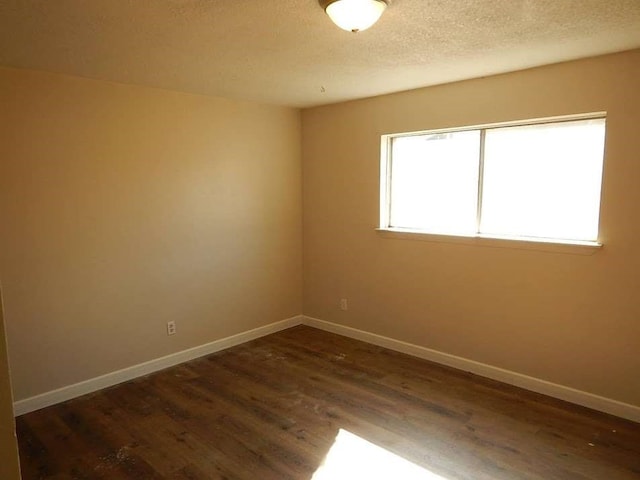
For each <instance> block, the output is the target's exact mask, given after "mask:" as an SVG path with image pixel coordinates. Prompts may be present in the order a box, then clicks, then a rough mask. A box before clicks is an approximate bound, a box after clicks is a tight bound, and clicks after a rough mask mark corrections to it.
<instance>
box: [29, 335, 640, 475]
mask: <svg viewBox="0 0 640 480" xmlns="http://www.w3.org/2000/svg"><path fill="white" fill-rule="evenodd" d="M339 429H344V430H346V431H348V432H350V433H352V434H355V435H357V436H359V437H361V438H363V439H366V440H367V441H369V442H371V443H373V444H376V445H378V446H380V447H383V448H385V449H387V450H388V451H390V452H393V453H394V454H397V455H399V456H401V457H403V458H405V459H406V460H408V461H410V462H413V463H415V464H416V465H419V466H421V467H424V468H425V478H431V477H430V475H428V474H427V473H426V471H429V472H432V473H433V474H437V475H439V476H440V477H441V478H442V479H444V480H460V479H468V480H483V479H487V480H488V479H505V480H507V479H508V480H513V479H527V480H533V479H544V480H550V479H576V480H627V479H640V424H637V423H633V422H628V421H625V420H622V419H619V418H616V417H612V416H609V415H605V414H601V413H597V412H594V411H591V410H588V409H585V408H582V407H577V406H574V405H570V404H568V403H565V402H562V401H559V400H555V399H552V398H549V397H545V396H543V395H538V394H535V393H531V392H528V391H525V390H521V389H518V388H515V387H511V386H508V385H504V384H501V383H499V382H494V381H491V380H487V379H483V378H480V377H477V376H475V375H472V374H469V373H465V372H461V371H458V370H454V369H450V368H447V367H442V366H439V365H435V364H433V363H430V362H427V361H424V360H420V359H416V358H413V357H410V356H407V355H403V354H400V353H397V352H393V351H390V350H386V349H384V348H380V347H376V346H373V345H369V344H366V343H362V342H358V341H355V340H351V339H347V338H344V337H341V336H338V335H333V334H330V333H327V332H323V331H320V330H316V329H313V328H310V327H305V326H299V327H295V328H291V329H289V330H285V331H282V332H279V333H276V334H274V335H270V336H268V337H264V338H261V339H258V340H255V341H253V342H249V343H246V344H244V345H240V346H237V347H234V348H231V349H229V350H225V351H223V352H218V353H216V354H213V355H210V356H208V357H204V358H201V359H198V360H194V361H192V362H189V363H186V364H183V365H180V366H177V367H174V368H171V369H167V370H164V371H162V372H159V373H156V374H153V375H150V376H147V377H144V378H141V379H137V380H134V381H131V382H128V383H125V384H122V385H118V386H115V387H112V388H109V389H106V390H103V391H100V392H97V393H94V394H90V395H87V396H84V397H81V398H77V399H74V400H71V401H68V402H66V403H63V404H60V405H56V406H53V407H49V408H46V409H43V410H40V411H37V412H32V413H29V414H27V415H23V416H21V417H19V418H18V419H17V430H18V440H19V446H20V455H21V465H22V472H23V478H24V479H25V480H28V479H48V478H50V479H93V478H96V479H160V478H169V479H222V478H226V479H251V480H269V479H305V480H310V479H311V478H312V477H313V475H314V472H316V470H317V469H318V467H319V466H320V465H321V464H322V462H323V459H324V458H325V455H326V454H327V452H329V450H330V449H331V447H332V445H333V444H334V441H335V438H336V435H337V434H338V431H339ZM344 478H347V477H344ZM349 478H353V477H349ZM381 478H383V477H381ZM384 478H387V477H384ZM436 478H437V477H436ZM397 480H401V479H397Z"/></svg>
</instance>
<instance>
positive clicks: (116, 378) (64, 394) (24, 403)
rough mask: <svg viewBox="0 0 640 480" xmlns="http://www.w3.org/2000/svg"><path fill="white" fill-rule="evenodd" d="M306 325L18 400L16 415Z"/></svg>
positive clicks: (282, 324)
mask: <svg viewBox="0 0 640 480" xmlns="http://www.w3.org/2000/svg"><path fill="white" fill-rule="evenodd" d="M301 323H302V315H298V316H295V317H292V318H288V319H286V320H281V321H279V322H275V323H270V324H269V325H265V326H263V327H258V328H254V329H253V330H249V331H246V332H242V333H238V334H236V335H232V336H230V337H226V338H221V339H220V340H215V341H213V342H210V343H206V344H204V345H200V346H198V347H194V348H190V349H188V350H183V351H181V352H176V353H172V354H171V355H167V356H165V357H161V358H156V359H154V360H150V361H148V362H144V363H140V364H138V365H133V366H131V367H127V368H123V369H122V370H118V371H115V372H111V373H107V374H105V375H101V376H99V377H95V378H91V379H89V380H85V381H83V382H79V383H75V384H73V385H69V386H66V387H62V388H58V389H56V390H52V391H50V392H45V393H42V394H40V395H36V396H33V397H30V398H25V399H24V400H18V401H16V402H14V404H13V411H14V415H16V416H18V415H23V414H25V413H29V412H33V411H35V410H39V409H41V408H44V407H48V406H51V405H55V404H56V403H60V402H64V401H66V400H71V399H72V398H76V397H79V396H81V395H86V394H87V393H91V392H95V391H97V390H101V389H103V388H106V387H111V386H113V385H117V384H119V383H122V382H126V381H128V380H133V379H134V378H138V377H142V376H144V375H148V374H150V373H153V372H157V371H158V370H163V369H165V368H168V367H173V366H174V365H178V364H179V363H183V362H187V361H189V360H193V359H194V358H199V357H203V356H205V355H209V354H211V353H215V352H218V351H220V350H224V349H226V348H230V347H233V346H235V345H239V344H241V343H245V342H248V341H250V340H255V339H256V338H260V337H264V336H265V335H269V334H271V333H275V332H279V331H280V330H284V329H286V328H290V327H294V326H296V325H300V324H301Z"/></svg>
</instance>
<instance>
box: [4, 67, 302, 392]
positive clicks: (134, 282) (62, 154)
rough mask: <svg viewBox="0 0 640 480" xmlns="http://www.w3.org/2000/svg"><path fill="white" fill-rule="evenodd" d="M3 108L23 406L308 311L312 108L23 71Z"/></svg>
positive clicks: (14, 332) (10, 291) (9, 307)
mask: <svg viewBox="0 0 640 480" xmlns="http://www.w3.org/2000/svg"><path fill="white" fill-rule="evenodd" d="M0 105H1V106H2V107H1V109H0V132H1V134H0V135H2V138H1V141H0V223H1V225H2V227H1V230H0V275H1V278H2V282H3V289H4V300H5V318H6V326H7V335H8V340H9V354H10V359H11V364H12V366H13V371H12V375H13V386H14V393H15V397H16V399H24V398H26V397H30V396H33V395H36V394H39V393H42V392H46V391H49V390H51V389H55V388H58V387H62V386H65V385H69V384H73V383H75V382H79V381H81V380H86V379H89V378H92V377H95V376H97V375H101V374H105V373H108V372H111V371H114V370H117V369H121V368H124V367H128V366H131V365H134V364H137V363H140V362H144V361H147V360H151V359H154V358H157V357H160V356H163V355H167V354H170V353H172V352H176V351H180V350H183V349H186V348H189V347H193V346H197V345H201V344H203V343H206V342H209V341H212V340H215V339H218V338H221V337H225V336H228V335H232V334H235V333H238V332H242V331H246V330H248V329H251V328H254V327H258V326H261V325H265V324H267V323H271V322H274V321H278V320H282V319H285V318H288V317H291V316H293V315H297V314H299V313H300V312H301V309H302V307H301V302H302V295H301V284H302V281H301V268H302V267H301V263H302V260H301V258H302V255H301V191H300V188H301V172H300V116H299V112H298V111H296V110H294V109H287V108H280V107H272V106H264V105H258V104H252V103H243V102H236V101H231V100H225V99H219V98H209V97H201V96H195V95H186V94H180V93H174V92H168V91H163V90H157V89H150V88H141V87H135V86H126V85H118V84H110V83H106V82H98V81H91V80H86V79H81V78H74V77H66V76H61V75H53V74H45V73H39V72H30V71H19V70H12V69H0ZM169 320H175V321H176V322H177V329H178V333H177V334H176V335H175V336H172V337H169V336H167V335H166V329H165V328H166V322H167V321H169Z"/></svg>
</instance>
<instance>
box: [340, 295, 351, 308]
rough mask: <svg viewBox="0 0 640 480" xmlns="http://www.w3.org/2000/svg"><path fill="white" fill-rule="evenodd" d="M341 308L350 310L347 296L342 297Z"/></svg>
mask: <svg viewBox="0 0 640 480" xmlns="http://www.w3.org/2000/svg"><path fill="white" fill-rule="evenodd" d="M340 310H349V302H348V301H347V299H346V298H341V299H340Z"/></svg>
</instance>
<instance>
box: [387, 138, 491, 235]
mask: <svg viewBox="0 0 640 480" xmlns="http://www.w3.org/2000/svg"><path fill="white" fill-rule="evenodd" d="M479 147H480V132H479V131H478V130H473V131H464V132H454V133H440V134H430V135H416V136H409V137H397V138H394V139H393V143H392V163H391V165H392V171H391V211H390V226H391V227H402V228H414V229H420V230H427V231H431V232H437V233H461V234H475V233H476V229H477V202H478V168H479V151H480V150H479Z"/></svg>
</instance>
